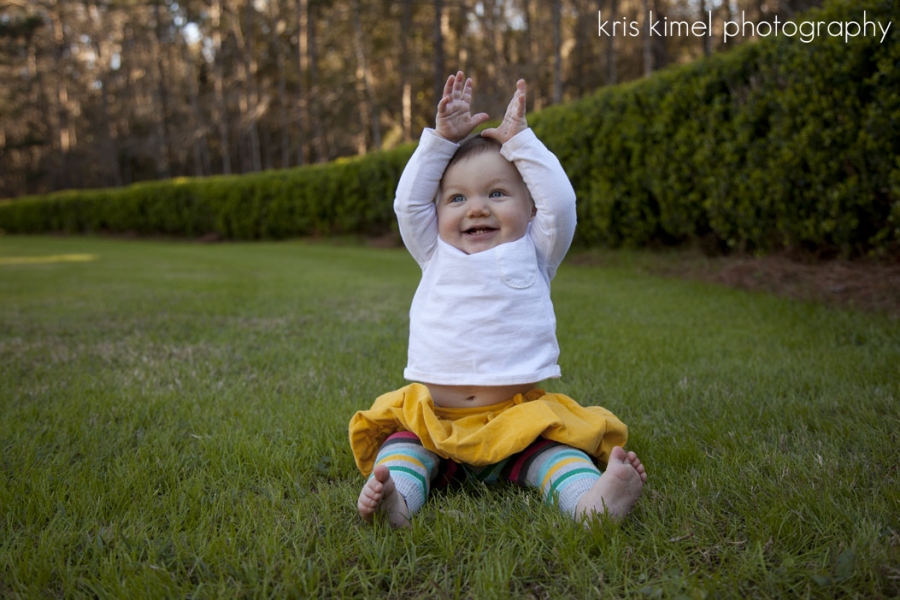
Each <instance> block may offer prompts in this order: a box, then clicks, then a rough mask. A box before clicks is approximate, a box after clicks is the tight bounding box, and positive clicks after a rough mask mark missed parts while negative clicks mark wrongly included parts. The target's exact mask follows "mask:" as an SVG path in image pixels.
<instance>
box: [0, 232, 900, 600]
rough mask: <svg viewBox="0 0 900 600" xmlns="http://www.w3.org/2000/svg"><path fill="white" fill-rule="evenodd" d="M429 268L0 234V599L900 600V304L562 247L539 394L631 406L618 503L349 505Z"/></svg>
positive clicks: (290, 245)
mask: <svg viewBox="0 0 900 600" xmlns="http://www.w3.org/2000/svg"><path fill="white" fill-rule="evenodd" d="M72 255H89V256H74V257H73V256H72ZM26 257H30V259H27V260H26ZM34 257H44V260H34ZM417 280H418V267H417V266H416V265H415V263H414V262H413V260H412V259H411V258H410V257H409V256H408V255H407V254H406V252H405V251H404V250H403V249H372V248H366V247H362V246H358V245H353V244H344V245H340V244H336V243H317V244H314V243H308V242H285V243H257V244H217V245H201V244H195V243H176V242H167V241H137V240H108V239H97V238H80V237H68V238H47V237H35V238H30V237H29V238H23V237H0V450H2V454H0V456H2V458H0V515H2V518H0V596H2V597H20V596H21V597H75V596H92V597H94V596H96V597H104V598H107V597H121V598H142V597H143V598H162V597H198V598H229V597H236V598H246V597H261V596H286V597H303V598H323V597H371V598H376V597H378V598H384V597H388V598H420V597H433V598H504V597H508V598H565V597H572V598H592V597H622V596H635V597H664V598H674V597H687V598H708V597H709V598H712V597H746V596H755V597H773V596H790V597H798V596H799V597H805V596H811V597H845V596H859V597H890V596H897V595H900V473H898V464H900V322H898V321H896V320H891V319H889V318H887V317H884V316H880V315H874V314H863V313H853V312H844V311H839V310H835V309H828V308H825V307H822V306H819V305H814V304H805V303H800V302H796V301H791V300H786V299H780V298H774V297H771V296H767V295H761V294H750V293H746V292H740V291H735V290H731V289H726V288H723V287H717V286H714V285H709V284H701V283H691V282H684V281H679V280H673V279H663V278H658V277H653V276H649V275H643V274H640V273H638V272H636V271H632V270H629V269H626V268H601V267H596V266H576V265H574V264H571V263H568V264H566V263H564V265H563V267H562V268H561V269H560V271H559V274H558V276H557V278H556V279H555V281H554V284H553V295H554V301H555V305H556V310H557V316H558V321H559V323H558V334H559V340H560V345H561V347H562V356H561V364H562V368H563V378H562V379H560V380H558V381H554V382H550V383H549V384H548V386H547V387H548V389H552V390H554V391H561V392H564V393H567V394H569V395H571V396H573V397H574V398H576V399H578V400H579V401H581V402H582V403H585V404H599V405H603V406H606V407H607V408H609V409H610V410H612V411H613V412H615V413H616V414H617V415H618V416H619V417H620V418H621V419H622V420H623V421H625V422H626V423H627V424H628V425H629V427H630V434H631V437H630V440H629V444H628V446H629V448H630V449H632V450H634V451H636V452H637V453H638V454H639V455H640V456H641V458H642V459H643V461H644V463H645V464H646V466H647V469H648V473H649V481H648V484H647V487H646V488H645V494H644V497H643V498H642V500H641V501H640V502H639V504H638V506H637V508H636V510H635V511H634V512H633V513H632V515H631V516H630V517H629V518H628V519H627V520H626V521H625V522H624V523H622V524H620V525H614V524H611V523H608V522H605V521H596V522H594V523H593V524H592V525H591V526H590V528H588V529H583V528H581V527H579V526H577V525H575V524H573V523H571V522H569V521H568V520H567V519H566V518H564V517H562V516H561V515H559V514H558V513H557V511H556V510H555V509H554V508H552V507H547V506H544V505H542V504H541V502H540V499H539V497H538V496H537V495H536V494H535V493H534V492H532V491H526V490H519V489H515V488H511V487H505V486H500V487H494V488H482V487H478V486H476V485H474V484H473V485H467V486H463V487H460V488H455V489H451V490H447V491H443V492H439V493H437V494H435V495H434V496H433V497H432V498H431V499H430V500H429V502H428V503H427V504H426V507H425V508H424V509H423V511H422V512H421V513H420V514H419V515H418V516H417V517H416V519H415V520H414V525H413V527H412V528H411V529H410V530H407V531H392V530H390V529H389V528H387V527H386V526H385V525H384V524H376V525H374V526H370V525H365V524H363V523H362V522H361V521H360V520H359V518H358V517H357V515H356V509H355V504H356V496H357V494H358V491H359V488H360V486H361V484H362V478H361V476H360V475H359V473H358V472H357V471H356V469H355V466H354V464H353V460H352V457H351V455H350V452H349V448H348V444H347V433H346V425H347V422H348V420H349V419H350V416H351V415H352V414H353V412H354V411H356V410H359V409H363V408H367V407H368V406H369V405H370V404H371V402H372V400H373V399H374V398H375V397H376V396H377V395H379V394H380V393H382V392H385V391H388V390H391V389H394V388H396V387H399V386H401V385H403V384H404V381H403V379H402V369H403V366H404V364H405V360H406V335H407V311H408V307H409V303H410V301H411V299H412V295H413V292H414V291H415V287H416V284H417ZM448 326H452V324H448Z"/></svg>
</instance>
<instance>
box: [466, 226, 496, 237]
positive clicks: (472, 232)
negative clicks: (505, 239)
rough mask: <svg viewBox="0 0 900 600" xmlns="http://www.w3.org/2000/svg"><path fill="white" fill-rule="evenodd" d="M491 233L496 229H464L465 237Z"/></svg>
mask: <svg viewBox="0 0 900 600" xmlns="http://www.w3.org/2000/svg"><path fill="white" fill-rule="evenodd" d="M492 231H497V229H496V228H495V227H472V228H471V229H466V231H465V233H466V234H467V235H481V234H483V233H490V232H492Z"/></svg>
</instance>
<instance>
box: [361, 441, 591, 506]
mask: <svg viewBox="0 0 900 600" xmlns="http://www.w3.org/2000/svg"><path fill="white" fill-rule="evenodd" d="M375 464H376V465H384V466H386V467H387V468H388V469H389V470H390V472H391V477H392V479H393V480H394V483H395V485H396V486H397V490H398V491H399V492H400V494H401V495H402V496H403V497H404V499H405V500H406V506H407V508H408V509H409V514H410V516H412V515H414V514H416V513H417V512H418V511H419V509H421V508H422V505H424V504H425V500H426V499H427V498H428V495H429V492H430V491H431V488H432V485H433V484H438V485H443V484H446V483H448V482H449V481H451V480H453V479H455V478H457V477H459V476H460V475H462V476H465V477H468V478H470V479H474V480H476V481H482V482H484V483H494V482H497V481H510V482H512V483H515V484H517V485H520V486H523V487H531V488H538V489H540V490H541V495H542V496H543V498H544V502H546V503H547V504H555V505H556V506H558V507H559V509H560V510H561V511H562V512H564V513H566V514H568V515H570V516H574V515H575V508H576V507H577V506H578V501H579V500H580V499H581V496H582V495H584V493H585V492H586V491H588V490H589V489H591V487H593V485H594V483H596V481H597V480H598V479H599V478H600V470H599V469H598V468H597V467H596V466H595V465H594V463H593V461H592V460H591V459H590V457H589V456H588V455H587V454H585V453H584V452H582V451H581V450H577V449H575V448H571V447H569V446H566V445H564V444H560V443H557V442H552V441H550V440H545V439H539V440H537V441H535V442H534V443H533V444H531V445H530V446H529V447H528V448H526V449H525V450H523V451H522V452H520V453H518V454H514V455H513V456H510V457H509V458H506V459H504V460H502V461H501V462H499V463H497V464H494V465H488V466H486V467H480V468H479V467H472V466H470V465H462V464H459V463H456V462H454V461H452V460H444V459H442V458H441V457H439V456H438V455H437V454H434V453H433V452H430V451H429V450H426V449H425V448H424V447H423V446H422V443H421V442H420V441H419V438H418V437H416V435H415V434H414V433H410V432H408V431H401V432H398V433H395V434H393V435H391V436H390V437H389V438H388V439H387V440H385V442H384V444H382V445H381V448H380V449H379V450H378V456H377V457H376V459H375Z"/></svg>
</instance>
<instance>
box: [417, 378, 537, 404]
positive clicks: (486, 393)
mask: <svg viewBox="0 0 900 600" xmlns="http://www.w3.org/2000/svg"><path fill="white" fill-rule="evenodd" d="M425 385H426V386H427V387H428V391H429V392H430V393H431V399H432V400H434V404H435V405H436V406H443V407H445V408H476V407H481V406H490V405H491V404H498V403H500V402H504V401H506V400H509V399H510V398H512V397H513V396H515V395H516V394H524V393H525V392H527V391H529V390H533V389H534V388H535V386H536V385H537V383H523V384H519V385H437V384H433V383H426V384H425Z"/></svg>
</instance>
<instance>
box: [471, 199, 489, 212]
mask: <svg viewBox="0 0 900 600" xmlns="http://www.w3.org/2000/svg"><path fill="white" fill-rule="evenodd" d="M490 212H491V209H490V208H489V207H488V203H487V201H485V200H483V199H481V198H478V199H475V200H472V201H470V202H469V214H470V215H487V214H490Z"/></svg>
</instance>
